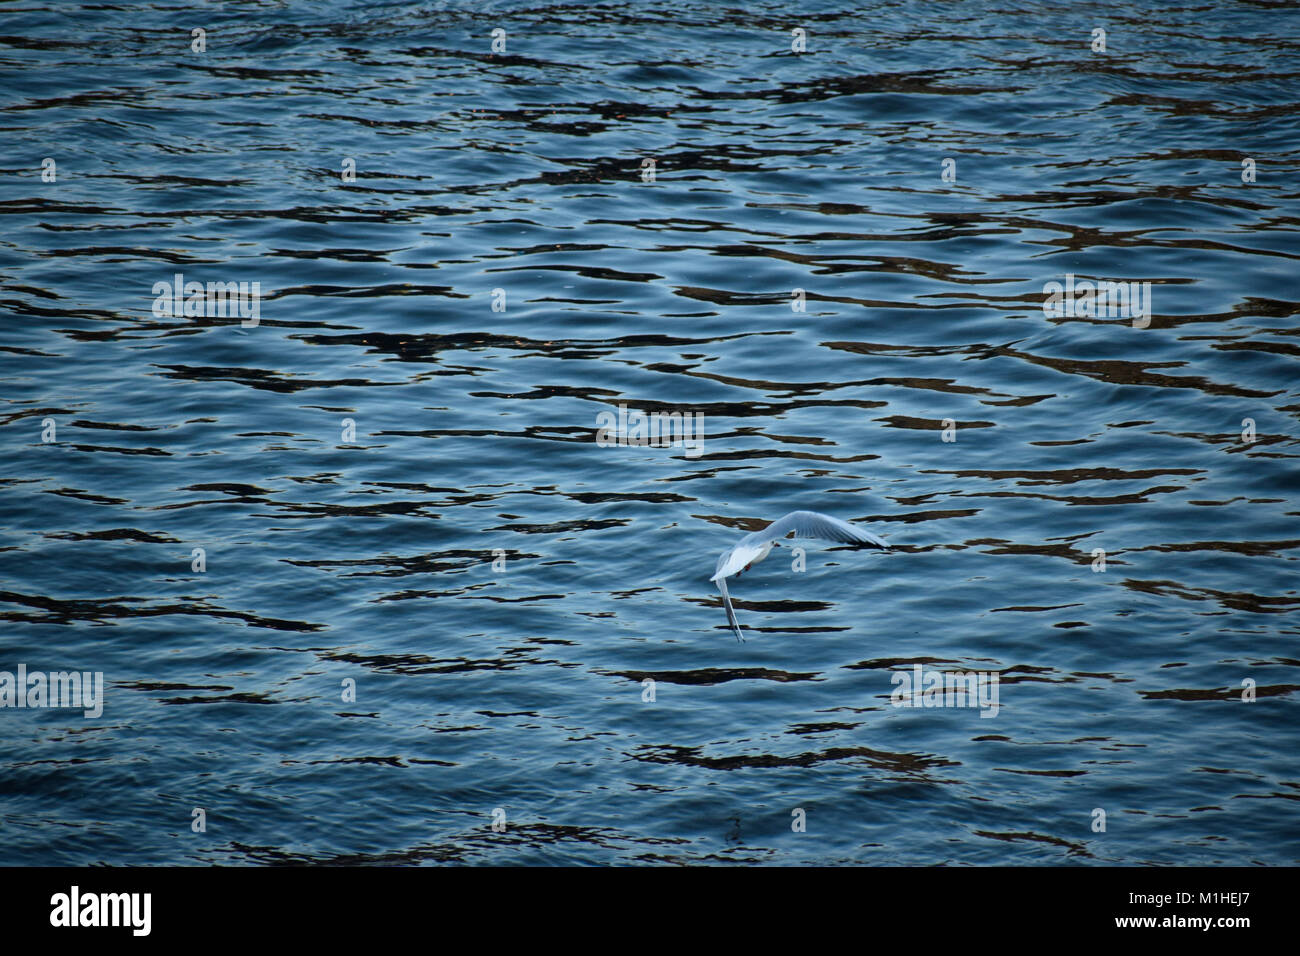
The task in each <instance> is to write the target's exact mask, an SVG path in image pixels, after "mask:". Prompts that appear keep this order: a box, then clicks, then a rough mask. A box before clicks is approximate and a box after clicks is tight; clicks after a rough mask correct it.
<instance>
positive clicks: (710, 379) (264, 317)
mask: <svg viewBox="0 0 1300 956" xmlns="http://www.w3.org/2000/svg"><path fill="white" fill-rule="evenodd" d="M0 20H2V21H3V22H2V25H0V138H2V141H3V144H4V149H3V154H4V160H3V162H2V163H0V165H2V166H3V169H0V215H3V220H2V221H3V244H2V245H0V284H2V285H3V290H2V293H0V308H3V319H2V322H3V325H2V328H3V332H2V334H0V381H2V382H3V389H2V390H0V400H2V405H0V446H2V448H3V455H2V456H0V488H2V490H0V618H2V622H0V670H7V671H14V670H15V668H16V667H17V666H18V665H19V664H23V665H25V666H26V667H27V668H28V670H30V671H47V672H48V671H65V670H78V671H87V672H102V674H103V679H104V681H105V690H104V701H103V714H102V716H100V717H97V718H95V717H89V718H88V717H85V716H83V714H82V713H81V712H80V711H77V710H69V709H53V708H45V709H30V708H23V709H18V708H4V709H0V730H2V732H3V733H2V736H0V741H2V744H0V863H4V864H30V863H50V864H91V863H119V864H163V863H186V864H208V863H220V864H247V863H272V862H344V863H407V862H424V863H432V862H443V861H447V862H461V863H471V864H483V863H488V864H543V863H544V864H558V863H584V864H586V863H713V862H719V863H733V864H735V863H745V862H755V863H767V864H798V863H821V864H830V863H864V864H936V863H950V864H1060V863H1071V864H1095V863H1111V864H1114V863H1119V864H1150V863H1159V864H1193V863H1196V864H1247V863H1263V864H1294V863H1297V862H1300V769H1297V762H1296V754H1297V752H1300V720H1298V719H1297V718H1300V710H1298V709H1297V707H1298V706H1300V695H1297V690H1300V653H1297V635H1298V634H1300V628H1298V627H1297V610H1298V606H1300V592H1298V591H1297V587H1296V570H1297V568H1296V560H1297V555H1298V549H1300V523H1298V522H1297V517H1298V516H1300V510H1298V508H1297V500H1298V496H1297V464H1298V457H1300V447H1298V444H1297V438H1296V425H1297V421H1296V420H1297V412H1300V378H1298V376H1297V370H1298V365H1297V360H1298V359H1300V339H1298V338H1297V335H1298V334H1300V322H1297V315H1300V296H1298V295H1297V283H1296V279H1297V275H1298V274H1300V270H1298V268H1297V267H1298V265H1300V228H1298V227H1300V218H1298V217H1300V191H1298V188H1300V187H1298V186H1297V183H1300V178H1298V177H1300V102H1298V100H1300V67H1297V62H1298V60H1297V53H1298V52H1300V15H1297V13H1296V11H1295V9H1294V8H1291V9H1287V8H1283V7H1279V6H1274V5H1271V4H1263V3H1260V4H1251V3H1230V4H1221V5H1216V6H1215V7H1214V8H1208V7H1205V6H1202V5H1195V6H1194V5H1187V4H1169V3H1163V2H1156V0H1150V2H1135V3H1125V4H1099V5H1088V4H1084V5H1079V4H1043V5H1035V6H1012V5H1000V4H995V3H984V2H976V3H936V2H925V3H920V2H895V3H879V4H864V5H860V6H857V7H854V6H850V5H840V4H835V3H829V2H828V3H814V4H804V5H801V6H800V9H799V10H798V11H793V10H792V9H791V8H790V7H789V6H788V5H786V4H779V3H768V2H759V3H752V4H746V5H744V6H743V8H742V7H741V6H730V7H723V6H718V5H713V4H705V3H694V2H667V3H656V4H632V5H629V4H624V3H600V4H569V3H558V4H541V5H538V4H523V3H486V4H485V3H470V2H457V3H429V4H417V3H405V2H402V3H343V2H337V0H327V2H320V3H306V2H299V0H294V2H285V3H276V4H257V3H211V4H201V3H200V4H176V3H151V4H139V5H137V4H130V5H112V4H108V5H105V4H95V5H82V4H75V3H70V4H54V5H52V6H51V7H45V6H37V5H25V4H20V3H11V4H5V5H4V6H3V7H0ZM196 27H198V28H203V29H204V30H205V34H204V37H205V42H206V49H205V50H204V51H203V52H201V53H200V52H194V51H193V50H192V49H191V42H192V34H191V30H192V29H194V28H196ZM795 27H800V28H803V29H804V30H805V31H806V38H807V48H806V51H805V52H802V53H797V54H796V53H794V52H792V49H791V44H792V42H793V41H792V34H791V31H792V29H794V28H795ZM1096 27H1101V28H1103V29H1104V30H1105V31H1106V50H1105V52H1100V51H1097V52H1094V51H1093V50H1092V49H1091V46H1092V44H1093V34H1092V31H1093V30H1094V28H1096ZM496 28H501V29H503V30H504V31H505V42H506V47H505V51H504V52H495V53H494V52H493V50H492V42H493V40H492V31H493V30H494V29H496ZM47 158H48V159H51V160H53V161H54V167H53V170H52V171H53V173H54V177H55V178H54V181H44V180H43V178H42V171H43V168H45V169H48V164H45V166H44V167H43V162H42V161H43V160H45V159H47ZM347 159H351V160H353V161H354V162H355V169H356V176H355V181H349V182H345V181H344V176H343V170H344V168H345V161H346V160H347ZM646 159H653V160H654V161H655V162H654V170H653V171H654V177H653V181H645V180H646V179H648V178H649V170H648V169H647V170H646V171H645V173H644V174H643V161H644V160H646ZM945 159H953V160H955V166H950V168H951V169H952V171H953V172H954V173H955V180H953V178H952V176H949V177H948V180H952V181H947V180H945V177H944V175H943V172H944V160H945ZM1247 159H1249V160H1251V161H1253V164H1254V175H1255V179H1254V181H1253V182H1244V181H1243V160H1247ZM1248 165H1249V164H1248ZM643 175H644V177H645V178H644V179H643ZM46 178H48V175H47V177H46ZM177 273H181V274H182V275H183V276H184V279H185V280H186V281H199V282H204V283H206V282H235V283H239V282H247V283H250V284H251V283H254V282H256V283H258V284H259V289H260V291H261V297H260V299H259V300H258V308H259V310H260V312H259V315H258V322H257V324H256V325H251V324H250V325H249V326H248V327H245V326H244V324H243V323H241V321H240V319H239V318H237V317H236V318H232V317H230V316H225V317H221V316H212V317H209V316H206V315H203V316H185V315H181V316H168V315H157V314H155V312H154V305H155V298H156V297H157V294H156V293H155V292H154V291H153V289H154V286H155V284H156V283H160V282H164V283H165V282H170V281H172V277H173V276H174V275H175V274H177ZM1067 276H1075V277H1076V278H1077V279H1079V280H1082V279H1084V278H1086V279H1089V280H1112V281H1124V282H1129V281H1133V282H1149V283H1151V286H1150V296H1151V300H1150V301H1151V304H1152V314H1151V316H1150V320H1149V325H1147V326H1146V327H1142V325H1143V323H1142V322H1141V321H1136V324H1135V320H1130V318H1128V317H1110V316H1103V317H1097V316H1088V315H1073V316H1071V315H1066V316H1055V315H1052V316H1049V315H1046V314H1045V313H1044V307H1043V306H1044V286H1045V285H1046V284H1047V283H1050V282H1053V281H1057V282H1062V283H1064V282H1065V281H1066V277H1067ZM250 288H251V286H250ZM497 289H499V290H503V292H504V302H503V303H502V304H503V305H504V311H494V309H493V303H494V298H496V299H499V298H500V295H501V294H500V293H498V294H497V295H496V296H495V297H494V293H493V290H497ZM796 289H802V290H804V292H803V294H804V302H805V310H804V311H802V312H799V311H795V310H794V308H793V307H792V302H794V297H795V293H794V290H796ZM620 405H624V406H626V407H627V408H628V409H630V410H640V411H644V412H684V413H688V414H690V415H692V416H694V415H695V414H700V415H702V416H703V427H704V434H703V437H702V443H701V446H700V453H699V455H698V456H697V457H692V454H688V453H687V450H686V449H684V448H680V447H679V448H655V447H645V446H627V445H624V446H616V447H602V444H600V443H597V441H596V437H597V436H596V431H597V427H598V423H597V415H598V414H599V413H601V412H603V411H609V410H613V411H615V412H616V413H617V411H618V408H619V406H620ZM47 419H48V420H50V422H49V423H48V424H47V421H46V420H47ZM1246 419H1250V420H1251V421H1252V422H1253V427H1254V435H1253V438H1252V436H1250V434H1249V427H1250V426H1248V425H1247V424H1245V420H1246ZM345 420H350V421H351V423H352V425H353V427H354V431H355V434H347V433H345V430H344V429H345V427H346V425H345ZM692 420H694V419H692ZM945 420H949V422H948V424H949V425H950V426H951V427H949V428H948V429H947V431H946V432H945ZM51 426H52V429H53V431H52V433H49V430H50V427H51ZM945 435H946V437H948V438H954V439H955V440H951V441H945V440H944V438H945ZM45 438H50V439H52V440H49V441H46V440H44V439H45ZM795 509H812V510H818V511H824V512H827V513H830V514H833V515H836V516H838V517H840V518H843V519H846V520H851V521H854V522H857V523H860V524H861V525H862V526H863V527H865V528H867V529H869V530H872V531H874V532H875V533H877V534H880V535H882V536H884V537H885V538H886V539H887V540H888V541H889V543H890V545H891V548H890V549H889V551H887V552H881V551H874V550H852V549H847V548H842V547H839V546H836V545H833V544H826V543H820V542H795V541H791V542H784V544H786V545H790V544H801V545H803V546H805V547H806V549H807V550H806V569H805V570H803V571H802V572H800V571H796V570H794V567H793V564H792V562H793V557H792V553H791V552H789V551H786V550H785V548H784V547H783V548H778V549H777V550H776V551H775V552H774V554H773V556H772V557H769V559H768V560H767V561H766V562H765V563H763V564H762V565H758V566H756V567H754V568H753V569H751V570H750V571H749V572H747V573H745V574H744V575H743V576H742V577H740V578H736V579H732V581H731V593H732V595H733V597H734V599H735V601H736V608H737V615H738V617H739V619H740V622H741V624H742V625H743V627H744V628H745V632H744V633H745V637H746V640H745V641H744V642H743V643H742V642H738V641H736V640H735V639H734V637H733V635H732V633H731V631H730V630H729V629H728V627H727V624H726V617H725V614H724V612H723V609H722V606H721V604H720V603H719V595H718V593H717V591H716V590H715V588H714V586H713V585H712V584H711V583H710V582H709V577H710V576H711V575H712V573H713V569H714V562H715V560H716V558H717V555H718V554H719V553H720V552H721V551H723V550H724V549H726V548H729V547H730V546H731V545H733V544H734V543H735V542H736V541H737V540H738V539H739V537H741V536H742V535H743V534H745V533H746V532H748V531H752V530H755V529H758V528H761V527H763V526H764V525H765V524H766V523H767V522H769V521H772V520H774V519H775V518H778V517H780V516H781V515H782V514H784V513H786V512H787V511H792V510H795ZM194 549H203V555H204V559H205V564H204V565H203V568H204V569H203V570H195V569H194V568H195V563H194V557H193V554H194ZM1095 549H1101V550H1103V551H1104V552H1105V555H1104V559H1105V570H1104V571H1103V570H1101V569H1100V565H1099V562H1098V561H1097V560H1096V559H1095V557H1094V551H1095ZM494 555H495V557H496V558H497V559H498V560H496V562H495V566H494ZM918 663H919V664H922V665H923V666H924V667H926V668H930V669H938V670H948V671H954V670H955V671H979V672H983V673H985V674H996V675H997V677H998V681H999V684H998V686H999V688H1000V708H999V710H998V712H997V714H996V716H994V717H992V718H991V719H990V718H986V717H982V716H981V711H980V710H979V709H976V708H961V707H942V708H919V709H918V708H903V707H896V706H893V704H892V702H891V699H890V695H891V692H892V691H893V689H894V683H893V680H892V678H893V676H894V675H895V674H896V673H898V672H909V671H910V670H911V668H912V667H913V665H914V664H918ZM647 680H650V681H653V682H654V684H653V688H654V699H653V701H649V700H644V699H643V694H645V695H646V696H649V694H648V690H647V688H648V687H649V686H651V685H647V684H644V683H643V682H644V681H647ZM348 681H353V682H355V694H356V699H355V700H354V701H352V700H348V701H345V700H344V697H343V695H344V692H345V689H346V684H345V682H348ZM1243 681H1247V684H1243ZM1249 682H1253V687H1254V692H1255V700H1253V701H1246V700H1243V699H1242V697H1243V693H1245V691H1246V690H1247V689H1248V688H1249V687H1250V686H1252V685H1251V684H1250V683H1249ZM1247 696H1249V695H1247ZM196 808H198V809H202V810H203V811H204V819H205V822H206V828H205V829H203V830H202V831H201V832H195V829H194V820H195V815H194V811H195V809H196ZM497 809H500V811H502V812H501V813H500V814H498V815H497V819H498V820H499V822H502V823H504V830H501V829H500V827H498V829H497V830H494V829H493V826H492V824H493V821H494V816H493V813H494V810H497ZM799 810H802V811H803V814H804V817H805V818H806V831H805V832H797V831H796V829H795V828H794V827H793V823H794V822H796V821H797V818H798V815H797V813H796V811H799ZM1097 810H1102V811H1104V812H1105V829H1104V831H1103V830H1101V829H1095V828H1094V827H1095V826H1096V824H1095V821H1096V820H1098V819H1099V816H1098V814H1097V813H1095V811H1097Z"/></svg>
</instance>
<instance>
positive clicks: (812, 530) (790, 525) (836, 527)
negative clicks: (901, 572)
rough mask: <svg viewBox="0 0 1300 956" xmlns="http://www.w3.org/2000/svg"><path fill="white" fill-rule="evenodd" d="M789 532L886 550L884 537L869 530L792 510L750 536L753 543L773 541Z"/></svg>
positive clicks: (827, 516) (813, 513)
mask: <svg viewBox="0 0 1300 956" xmlns="http://www.w3.org/2000/svg"><path fill="white" fill-rule="evenodd" d="M791 531H793V532H794V533H795V537H799V538H821V539H823V540H825V541H841V542H843V543H844V544H857V545H869V546H872V547H876V548H888V547H889V545H888V544H886V543H885V540H884V539H883V538H880V537H878V536H876V535H874V534H872V533H871V532H870V531H864V530H862V529H861V528H859V527H858V526H857V525H853V524H849V523H848V522H847V521H841V520H840V519H839V518H832V517H831V516H830V515H824V514H822V513H821V512H819V511H791V512H790V513H789V514H788V515H786V516H785V517H784V518H778V519H777V520H775V521H773V522H772V523H771V524H770V525H768V526H767V527H766V528H764V529H763V530H762V531H756V532H755V533H754V534H753V535H751V536H750V537H752V538H754V539H755V540H756V541H775V540H776V539H777V538H784V537H785V536H786V535H788V534H789V533H790V532H791Z"/></svg>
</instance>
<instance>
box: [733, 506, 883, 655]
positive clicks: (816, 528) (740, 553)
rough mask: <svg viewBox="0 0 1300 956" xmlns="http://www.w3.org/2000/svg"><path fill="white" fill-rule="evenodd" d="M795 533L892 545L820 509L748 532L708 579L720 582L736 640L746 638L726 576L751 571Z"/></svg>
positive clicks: (793, 514)
mask: <svg viewBox="0 0 1300 956" xmlns="http://www.w3.org/2000/svg"><path fill="white" fill-rule="evenodd" d="M792 532H793V533H794V536H795V537H797V538H821V539H823V540H825V541H839V542H841V543H843V544H856V545H859V546H862V547H873V548H888V547H889V545H888V544H886V543H885V542H884V541H883V540H882V539H881V538H879V537H877V536H876V535H874V534H872V533H871V532H870V531H864V530H862V529H861V528H859V527H858V526H857V525H852V524H849V523H848V522H847V521H841V520H840V519H839V518H832V517H831V516H830V515H824V514H821V513H820V512H817V511H792V512H790V513H789V514H788V515H786V516H785V517H784V518H778V519H777V520H776V521H773V522H772V523H771V524H770V525H768V526H767V527H766V528H764V529H763V530H762V531H755V532H753V533H751V534H747V535H745V536H744V537H743V538H741V539H740V541H739V542H738V543H737V544H736V546H735V547H734V548H731V549H730V550H728V551H724V552H722V554H720V555H718V566H717V567H716V568H715V569H714V574H713V577H711V578H709V580H710V581H714V582H716V583H717V585H718V590H719V591H721V592H722V604H723V606H724V607H725V608H726V609H727V623H728V624H730V625H731V629H732V630H733V631H735V632H736V640H738V641H743V640H744V638H743V637H741V636H740V625H739V624H738V623H737V622H736V612H735V610H734V609H733V608H732V606H731V595H730V594H728V593H727V578H729V577H731V575H733V574H735V575H739V574H740V573H741V572H742V571H748V570H749V569H750V568H751V567H752V566H753V565H755V564H757V563H758V562H759V561H762V560H763V559H764V558H766V557H767V556H768V553H769V552H771V550H772V548H773V547H775V546H776V543H777V541H778V540H780V539H781V538H784V537H785V536H786V535H788V534H790V533H792Z"/></svg>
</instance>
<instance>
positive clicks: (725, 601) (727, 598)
mask: <svg viewBox="0 0 1300 956" xmlns="http://www.w3.org/2000/svg"><path fill="white" fill-rule="evenodd" d="M718 590H719V591H721V592H722V606H723V607H725V608H726V609H727V623H728V624H730V625H731V629H732V630H733V631H735V632H736V640H738V641H743V640H744V638H743V637H741V636H740V625H739V624H738V623H736V612H735V611H734V610H733V609H732V607H731V595H730V594H728V593H727V579H726V578H718Z"/></svg>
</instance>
